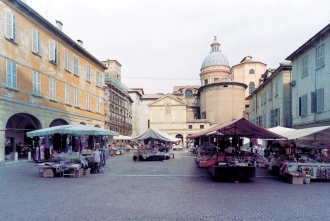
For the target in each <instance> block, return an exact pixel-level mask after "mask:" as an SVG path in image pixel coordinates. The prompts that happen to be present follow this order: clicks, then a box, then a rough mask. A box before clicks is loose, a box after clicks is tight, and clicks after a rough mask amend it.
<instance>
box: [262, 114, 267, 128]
mask: <svg viewBox="0 0 330 221" xmlns="http://www.w3.org/2000/svg"><path fill="white" fill-rule="evenodd" d="M263 119H264V120H263V123H264V124H263V125H262V126H263V127H265V128H266V127H267V125H266V119H267V116H266V113H265V112H264V116H263Z"/></svg>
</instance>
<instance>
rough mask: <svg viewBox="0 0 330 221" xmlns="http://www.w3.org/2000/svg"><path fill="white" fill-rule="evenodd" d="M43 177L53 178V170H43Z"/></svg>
mask: <svg viewBox="0 0 330 221" xmlns="http://www.w3.org/2000/svg"><path fill="white" fill-rule="evenodd" d="M44 177H54V171H53V169H44Z"/></svg>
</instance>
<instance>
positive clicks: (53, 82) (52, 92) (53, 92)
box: [49, 78, 56, 100]
mask: <svg viewBox="0 0 330 221" xmlns="http://www.w3.org/2000/svg"><path fill="white" fill-rule="evenodd" d="M49 81H50V82H49V98H50V99H52V100H56V80H55V79H54V78H50V79H49Z"/></svg>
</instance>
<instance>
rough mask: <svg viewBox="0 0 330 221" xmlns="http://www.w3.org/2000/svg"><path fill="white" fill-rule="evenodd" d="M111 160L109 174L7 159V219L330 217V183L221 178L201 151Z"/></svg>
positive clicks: (2, 213)
mask: <svg viewBox="0 0 330 221" xmlns="http://www.w3.org/2000/svg"><path fill="white" fill-rule="evenodd" d="M174 153H175V158H174V159H170V160H167V161H153V162H149V161H147V162H140V161H136V162H134V161H133V160H132V153H126V154H124V155H121V156H112V157H110V158H109V163H108V167H107V168H105V170H104V173H100V174H91V175H88V176H83V177H81V178H78V179H73V178H59V177H56V178H43V177H39V176H38V170H37V169H36V168H35V163H34V162H25V163H15V164H7V165H0V219H1V220H6V221H11V220H34V221H36V220H42V221H45V220H47V221H48V220H49V221H51V220H54V221H55V220H56V221H59V220H97V221H102V220H114V221H116V220H212V221H213V220H241V221H243V220H245V221H252V220H253V221H256V220H262V221H265V220H279V221H283V220H302V221H305V220H318V221H319V220H330V211H329V205H330V197H329V196H330V182H311V184H305V185H292V184H289V183H286V182H285V181H283V180H281V179H280V178H278V177H273V176H270V175H269V174H268V173H267V172H265V170H263V169H260V171H258V173H257V176H258V177H257V178H254V179H252V180H250V181H248V182H240V183H237V184H235V183H233V182H219V181H215V180H213V179H212V178H211V176H210V174H209V172H208V170H207V169H205V168H198V167H197V165H196V164H195V162H194V160H193V156H191V155H190V154H189V153H187V152H185V151H184V150H183V151H174Z"/></svg>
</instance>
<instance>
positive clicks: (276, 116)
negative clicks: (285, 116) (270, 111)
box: [274, 108, 281, 127]
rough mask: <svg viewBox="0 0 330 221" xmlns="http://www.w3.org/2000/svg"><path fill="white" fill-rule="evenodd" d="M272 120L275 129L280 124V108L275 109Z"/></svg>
mask: <svg viewBox="0 0 330 221" xmlns="http://www.w3.org/2000/svg"><path fill="white" fill-rule="evenodd" d="M274 119H275V127H277V126H281V124H280V119H281V118H280V108H277V109H275V116H274Z"/></svg>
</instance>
